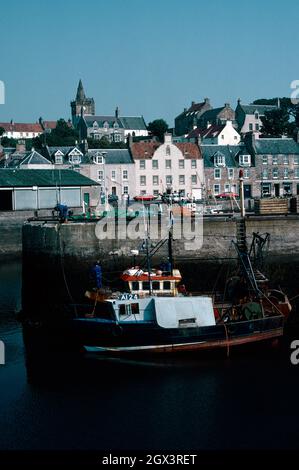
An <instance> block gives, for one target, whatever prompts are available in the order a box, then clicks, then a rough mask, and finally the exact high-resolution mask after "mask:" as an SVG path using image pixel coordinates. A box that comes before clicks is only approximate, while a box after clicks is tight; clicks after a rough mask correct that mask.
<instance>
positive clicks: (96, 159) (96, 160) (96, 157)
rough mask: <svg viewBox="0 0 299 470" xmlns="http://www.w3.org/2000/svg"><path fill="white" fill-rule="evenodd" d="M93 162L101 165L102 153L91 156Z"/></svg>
mask: <svg viewBox="0 0 299 470" xmlns="http://www.w3.org/2000/svg"><path fill="white" fill-rule="evenodd" d="M93 162H94V163H96V165H101V164H102V163H104V162H103V155H102V154H100V153H96V154H95V155H94V156H93Z"/></svg>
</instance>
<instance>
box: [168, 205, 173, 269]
mask: <svg viewBox="0 0 299 470" xmlns="http://www.w3.org/2000/svg"><path fill="white" fill-rule="evenodd" d="M169 219H170V227H169V231H168V261H169V264H170V272H171V274H172V272H173V250H172V242H173V212H172V206H170V210H169Z"/></svg>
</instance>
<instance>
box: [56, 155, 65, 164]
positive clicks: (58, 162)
mask: <svg viewBox="0 0 299 470" xmlns="http://www.w3.org/2000/svg"><path fill="white" fill-rule="evenodd" d="M55 163H56V165H62V163H63V156H62V155H55Z"/></svg>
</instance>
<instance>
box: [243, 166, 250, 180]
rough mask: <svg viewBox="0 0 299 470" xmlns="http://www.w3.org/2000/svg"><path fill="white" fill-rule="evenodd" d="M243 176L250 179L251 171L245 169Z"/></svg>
mask: <svg viewBox="0 0 299 470" xmlns="http://www.w3.org/2000/svg"><path fill="white" fill-rule="evenodd" d="M243 176H244V178H250V169H249V168H244V171H243Z"/></svg>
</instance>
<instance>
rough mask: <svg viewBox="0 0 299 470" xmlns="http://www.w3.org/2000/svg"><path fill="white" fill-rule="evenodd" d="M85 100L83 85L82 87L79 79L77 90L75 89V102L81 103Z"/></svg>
mask: <svg viewBox="0 0 299 470" xmlns="http://www.w3.org/2000/svg"><path fill="white" fill-rule="evenodd" d="M85 99H86V96H85V92H84V88H83V85H82V80H81V78H80V80H79V85H78V88H77V95H76V101H83V100H85Z"/></svg>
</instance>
